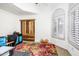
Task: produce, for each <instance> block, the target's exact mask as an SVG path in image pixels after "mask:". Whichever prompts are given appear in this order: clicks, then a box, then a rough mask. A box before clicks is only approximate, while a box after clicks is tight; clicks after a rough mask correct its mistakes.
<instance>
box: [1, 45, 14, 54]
mask: <svg viewBox="0 0 79 59" xmlns="http://www.w3.org/2000/svg"><path fill="white" fill-rule="evenodd" d="M12 49H14V47H9V46H2V47H0V56H9V51H10V50H12Z"/></svg>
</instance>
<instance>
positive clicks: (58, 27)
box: [52, 8, 65, 39]
mask: <svg viewBox="0 0 79 59" xmlns="http://www.w3.org/2000/svg"><path fill="white" fill-rule="evenodd" d="M52 21H53V24H52V26H53V27H52V29H53V33H52V37H55V38H59V39H64V37H65V36H64V34H65V33H64V32H65V28H64V27H65V22H64V21H65V11H64V9H62V8H58V9H56V10H55V12H54V13H53V20H52Z"/></svg>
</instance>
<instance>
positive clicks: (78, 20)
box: [69, 4, 79, 49]
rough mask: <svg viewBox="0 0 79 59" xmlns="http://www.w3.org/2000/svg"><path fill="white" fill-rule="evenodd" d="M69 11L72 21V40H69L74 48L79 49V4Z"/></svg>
mask: <svg viewBox="0 0 79 59" xmlns="http://www.w3.org/2000/svg"><path fill="white" fill-rule="evenodd" d="M70 7H71V6H70ZM69 11H70V19H69V20H71V21H70V22H71V27H70V28H71V38H70V39H69V41H70V43H71V44H72V45H73V46H74V47H76V48H78V49H79V4H77V5H75V6H74V7H73V8H72V9H70V10H69Z"/></svg>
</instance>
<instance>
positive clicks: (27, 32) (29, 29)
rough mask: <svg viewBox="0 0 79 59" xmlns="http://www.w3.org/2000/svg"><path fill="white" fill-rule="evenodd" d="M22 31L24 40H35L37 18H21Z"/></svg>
mask: <svg viewBox="0 0 79 59" xmlns="http://www.w3.org/2000/svg"><path fill="white" fill-rule="evenodd" d="M21 32H22V35H23V40H26V41H34V40H35V20H34V19H25V20H21Z"/></svg>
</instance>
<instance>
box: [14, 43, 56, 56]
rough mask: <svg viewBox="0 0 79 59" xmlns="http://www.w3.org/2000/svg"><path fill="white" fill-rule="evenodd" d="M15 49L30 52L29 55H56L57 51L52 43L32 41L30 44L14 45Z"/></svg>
mask: <svg viewBox="0 0 79 59" xmlns="http://www.w3.org/2000/svg"><path fill="white" fill-rule="evenodd" d="M15 51H19V52H27V51H29V52H30V55H31V56H57V55H58V54H57V51H56V48H55V45H54V44H49V43H48V44H43V43H32V44H24V43H22V44H19V45H17V46H16V48H15Z"/></svg>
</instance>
